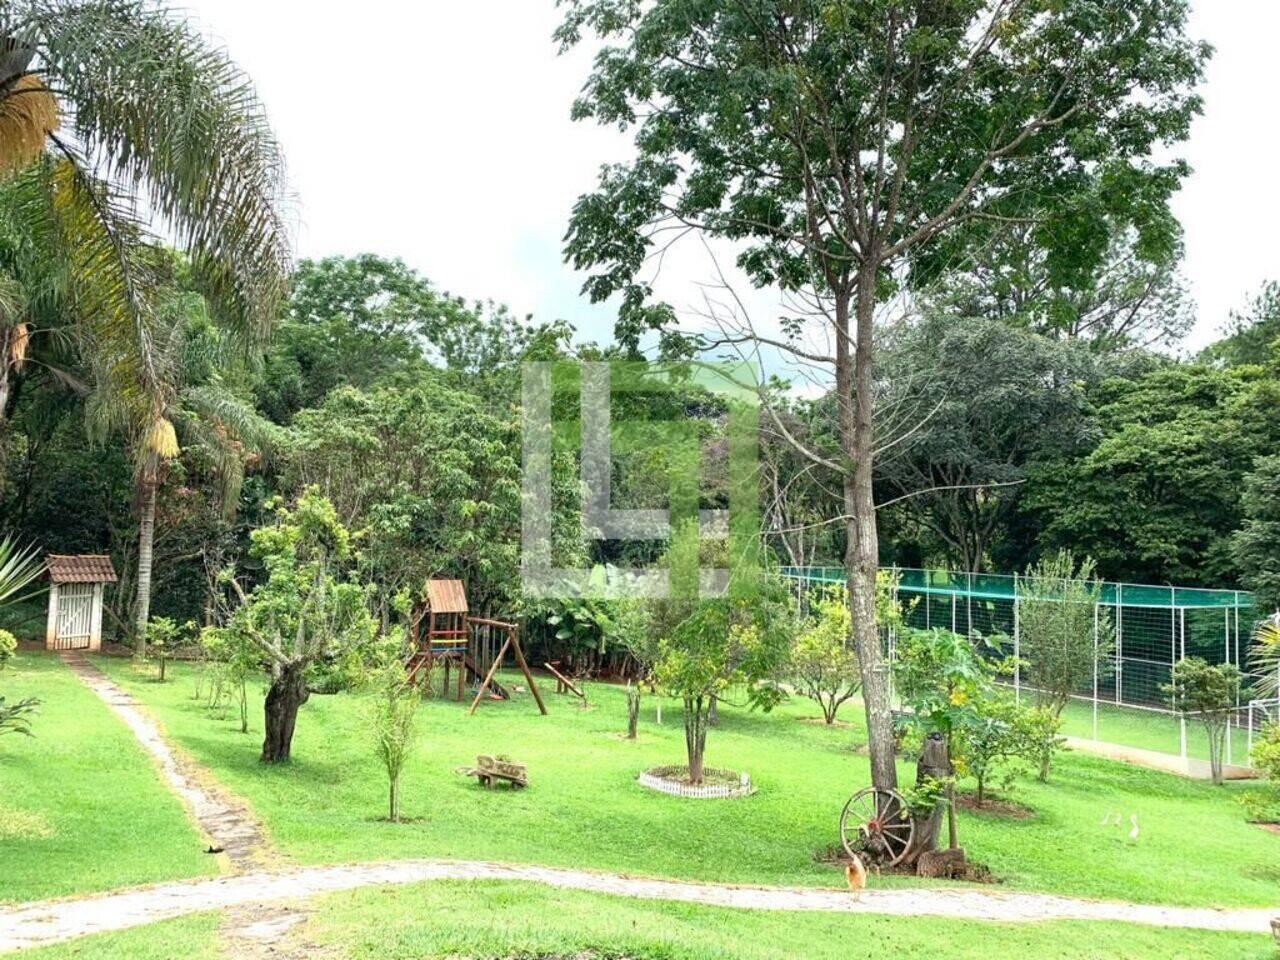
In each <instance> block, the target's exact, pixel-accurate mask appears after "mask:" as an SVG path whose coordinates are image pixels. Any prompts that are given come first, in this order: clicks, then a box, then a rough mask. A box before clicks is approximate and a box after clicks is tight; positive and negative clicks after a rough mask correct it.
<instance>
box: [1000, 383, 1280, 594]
mask: <svg viewBox="0 0 1280 960" xmlns="http://www.w3.org/2000/svg"><path fill="white" fill-rule="evenodd" d="M1278 391H1280V382H1278V381H1273V380H1270V379H1269V378H1267V377H1266V376H1264V375H1263V372H1262V371H1260V370H1259V369H1258V368H1256V367H1239V368H1233V369H1228V370H1223V369H1217V368H1213V367H1209V366H1206V365H1203V364H1173V363H1166V364H1162V365H1160V366H1158V367H1156V368H1155V369H1153V370H1151V371H1149V372H1147V373H1144V374H1141V375H1139V376H1137V377H1135V378H1133V379H1125V378H1112V379H1108V380H1106V381H1104V382H1103V383H1102V384H1101V385H1100V386H1099V387H1098V389H1097V391H1096V392H1095V393H1094V395H1093V397H1092V400H1093V403H1094V404H1095V405H1096V408H1097V418H1098V425H1099V428H1100V439H1099V441H1098V442H1097V444H1096V446H1094V447H1093V449H1092V450H1090V451H1089V452H1088V453H1087V454H1086V455H1084V456H1082V457H1072V458H1064V459H1051V460H1046V461H1042V462H1040V463H1037V464H1036V465H1035V466H1034V468H1032V469H1031V470H1030V471H1029V474H1030V479H1029V481H1028V484H1027V491H1026V494H1025V497H1024V505H1025V507H1026V508H1027V510H1028V511H1029V512H1030V513H1032V514H1034V515H1035V516H1036V517H1037V518H1038V521H1039V524H1040V534H1039V541H1040V543H1041V545H1042V547H1048V548H1051V549H1052V548H1057V547H1069V548H1071V549H1073V550H1077V551H1079V552H1080V553H1084V554H1088V555H1089V556H1091V557H1093V558H1094V559H1095V560H1096V561H1097V564H1098V572H1099V574H1100V575H1102V576H1104V577H1106V578H1108V579H1113V580H1128V581H1131V582H1138V583H1185V584H1205V585H1209V586H1221V585H1222V584H1225V583H1231V582H1232V581H1234V580H1235V579H1236V576H1237V567H1236V562H1235V559H1234V557H1233V550H1232V539H1231V535H1232V533H1233V532H1234V531H1235V530H1236V529H1237V528H1238V527H1239V526H1240V521H1241V502H1240V493H1239V491H1240V489H1241V486H1242V485H1243V481H1244V477H1245V475H1246V474H1247V473H1248V472H1249V470H1250V469H1251V467H1252V465H1253V462H1254V459H1255V458H1256V457H1257V456H1259V455H1261V454H1263V453H1266V452H1269V451H1270V450H1272V449H1274V446H1275V444H1276V443H1277V441H1280V430H1278V427H1280V423H1277V421H1276V418H1275V416H1274V414H1273V412H1272V410H1273V409H1274V407H1273V405H1274V404H1275V402H1276V401H1277V398H1278V396H1280V394H1278Z"/></svg>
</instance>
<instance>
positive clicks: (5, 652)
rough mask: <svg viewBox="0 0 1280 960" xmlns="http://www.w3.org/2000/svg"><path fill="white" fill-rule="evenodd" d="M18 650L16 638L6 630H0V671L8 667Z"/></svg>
mask: <svg viewBox="0 0 1280 960" xmlns="http://www.w3.org/2000/svg"><path fill="white" fill-rule="evenodd" d="M17 650H18V638H17V637H15V636H14V635H13V634H12V633H10V632H9V631H8V630H0V670H3V669H4V668H5V667H6V666H8V665H9V661H10V660H12V659H13V655H14V654H15V653H16V652H17Z"/></svg>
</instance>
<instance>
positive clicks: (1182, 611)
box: [1169, 607, 1187, 760]
mask: <svg viewBox="0 0 1280 960" xmlns="http://www.w3.org/2000/svg"><path fill="white" fill-rule="evenodd" d="M1178 612H1179V615H1180V618H1181V621H1182V622H1181V627H1182V630H1181V633H1182V636H1181V650H1180V653H1181V656H1180V657H1179V659H1186V656H1187V608H1186V607H1179V608H1178ZM1169 681H1170V682H1171V683H1172V682H1173V677H1172V676H1171V677H1170V678H1169ZM1179 720H1180V721H1181V723H1180V724H1179V726H1180V729H1181V735H1182V759H1183V760H1185V759H1187V715H1186V713H1185V712H1184V713H1181V714H1180V715H1179Z"/></svg>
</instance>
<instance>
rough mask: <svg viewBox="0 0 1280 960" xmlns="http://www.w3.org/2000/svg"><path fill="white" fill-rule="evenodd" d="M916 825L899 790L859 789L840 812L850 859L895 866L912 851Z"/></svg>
mask: <svg viewBox="0 0 1280 960" xmlns="http://www.w3.org/2000/svg"><path fill="white" fill-rule="evenodd" d="M915 831H916V826H915V822H914V821H913V820H912V819H911V812H910V811H909V810H908V809H907V804H906V801H904V800H903V799H902V795H901V794H899V793H898V792H897V791H896V790H880V789H878V788H876V787H867V788H866V789H865V790H859V791H858V792H857V793H855V794H854V795H853V796H852V797H850V798H849V802H848V803H846V804H845V805H844V810H843V811H841V813H840V844H841V846H843V847H844V849H845V852H846V853H847V854H849V856H851V857H854V856H857V857H862V858H863V859H866V860H870V861H871V862H873V863H879V864H883V865H885V866H889V867H892V866H895V865H897V864H899V863H901V862H902V859H903V858H904V857H905V856H906V855H907V852H908V851H909V850H910V849H911V841H912V839H913V838H914V837H915Z"/></svg>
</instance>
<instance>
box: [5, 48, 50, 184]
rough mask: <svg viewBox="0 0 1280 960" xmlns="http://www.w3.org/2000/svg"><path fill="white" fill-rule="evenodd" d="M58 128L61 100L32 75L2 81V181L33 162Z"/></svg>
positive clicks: (27, 74)
mask: <svg viewBox="0 0 1280 960" xmlns="http://www.w3.org/2000/svg"><path fill="white" fill-rule="evenodd" d="M57 129H58V101H57V100H55V99H54V96H53V94H52V93H50V92H49V88H48V87H46V86H45V85H44V84H43V83H42V82H41V81H40V78H39V77H37V76H36V75H35V74H33V73H25V74H21V75H20V76H18V77H17V78H16V79H13V80H8V81H5V80H0V178H2V177H6V176H9V175H10V174H12V173H14V172H15V171H17V170H21V169H22V168H23V167H26V166H27V165H29V164H31V163H33V162H34V161H35V160H36V159H37V158H38V157H39V156H40V154H41V153H42V152H43V151H44V145H45V142H46V140H47V138H48V136H49V134H51V133H52V132H53V131H54V130H57Z"/></svg>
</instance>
